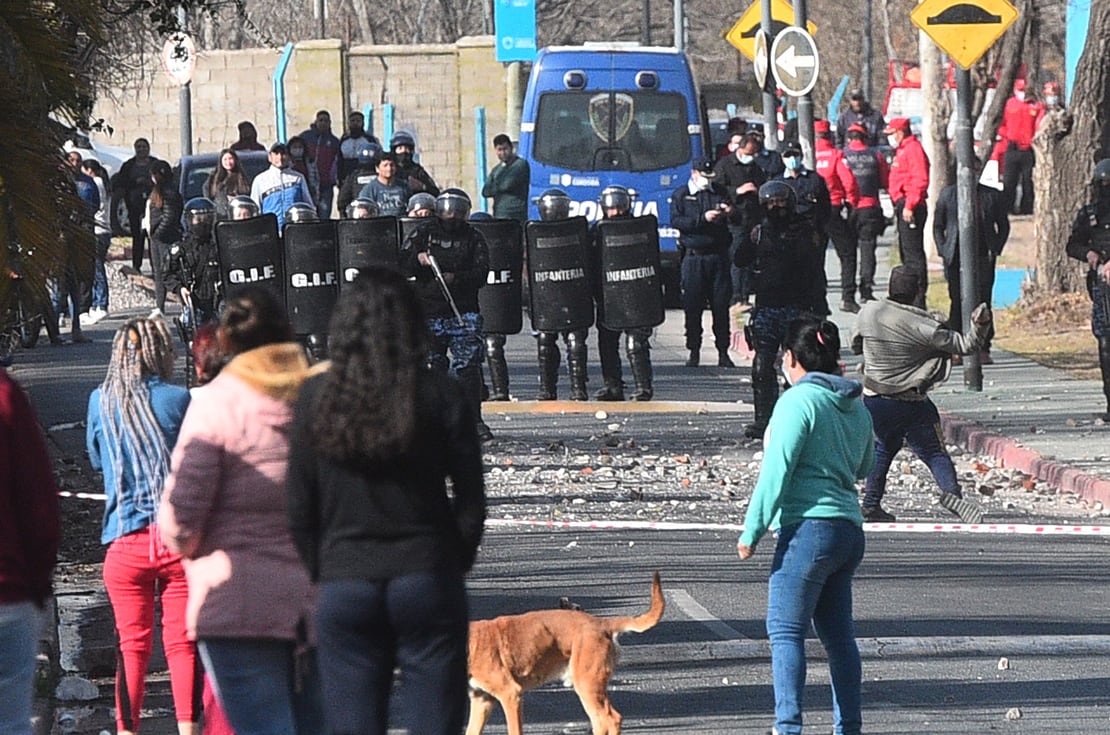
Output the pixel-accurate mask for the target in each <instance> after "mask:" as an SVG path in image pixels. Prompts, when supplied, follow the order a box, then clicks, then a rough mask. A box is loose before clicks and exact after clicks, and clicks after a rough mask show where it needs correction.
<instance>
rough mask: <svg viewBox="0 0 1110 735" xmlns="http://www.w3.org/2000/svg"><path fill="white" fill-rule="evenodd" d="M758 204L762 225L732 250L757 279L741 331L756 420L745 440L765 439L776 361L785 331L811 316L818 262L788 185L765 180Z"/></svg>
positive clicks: (775, 395)
mask: <svg viewBox="0 0 1110 735" xmlns="http://www.w3.org/2000/svg"><path fill="white" fill-rule="evenodd" d="M759 203H760V209H761V211H762V213H763V218H762V221H761V222H760V223H759V225H757V226H756V227H755V228H754V229H753V230H752V232H751V233H750V235H749V237H748V238H746V239H745V240H744V241H743V242H742V243H741V246H740V248H739V249H738V250H737V251H736V265H738V266H741V267H745V266H752V269H753V274H754V279H755V307H754V308H753V309H752V313H751V319H750V321H749V323H748V328H747V329H746V330H745V337H747V340H748V346H749V347H751V348H752V349H753V350H754V351H755V357H754V358H753V360H752V396H753V403H754V407H755V420H754V422H753V423H751V424H748V425H747V426H745V427H744V435H745V436H747V437H748V438H749V439H757V438H760V437H762V436H763V432H764V431H765V430H766V429H767V422H768V421H769V420H770V418H771V412H772V411H773V410H774V408H775V402H776V401H777V400H778V394H779V385H778V378H777V377H776V376H775V358H776V357H777V355H778V351H779V348H780V347H781V346H782V340H783V338H784V337H785V336H786V327H787V325H788V324H789V323H790V322H791V321H792V320H794V319H797V318H798V317H801V316H803V315H805V314H807V313H812V308H813V303H814V296H813V272H814V268H815V265H816V262H817V260H818V253H817V251H816V249H815V248H814V246H813V241H814V237H815V232H814V228H813V224H812V221H811V220H810V219H809V218H807V217H804V216H801V215H799V214H798V211H797V209H798V205H797V195H796V194H795V193H794V189H793V188H791V187H790V185H789V184H787V183H786V182H785V181H782V180H776V181H768V182H767V183H766V184H764V185H763V186H761V187H759ZM820 257H821V258H823V257H824V255H823V253H822V254H820Z"/></svg>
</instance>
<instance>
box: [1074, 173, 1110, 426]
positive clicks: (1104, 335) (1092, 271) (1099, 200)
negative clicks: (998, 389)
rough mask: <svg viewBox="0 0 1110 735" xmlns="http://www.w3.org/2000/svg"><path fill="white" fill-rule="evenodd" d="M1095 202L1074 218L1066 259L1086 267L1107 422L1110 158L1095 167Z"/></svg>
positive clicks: (1109, 384) (1109, 404) (1109, 411)
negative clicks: (1074, 260)
mask: <svg viewBox="0 0 1110 735" xmlns="http://www.w3.org/2000/svg"><path fill="white" fill-rule="evenodd" d="M1093 184H1094V189H1095V191H1094V201H1093V202H1091V203H1090V204H1087V205H1084V206H1083V207H1082V208H1081V209H1080V210H1079V213H1078V214H1076V216H1075V222H1073V223H1072V226H1071V236H1070V237H1068V245H1067V248H1068V255H1070V256H1071V257H1073V258H1075V259H1076V260H1080V261H1083V262H1085V263H1086V264H1087V292H1088V293H1089V294H1090V295H1091V301H1092V304H1091V332H1092V333H1093V334H1094V336H1095V339H1096V340H1098V364H1099V367H1100V368H1101V370H1102V392H1103V394H1104V395H1105V396H1106V413H1104V414H1102V415H1101V417H1102V419H1103V420H1104V421H1110V158H1104V159H1102V160H1101V161H1099V162H1098V163H1097V164H1096V165H1095V174H1094V182H1093Z"/></svg>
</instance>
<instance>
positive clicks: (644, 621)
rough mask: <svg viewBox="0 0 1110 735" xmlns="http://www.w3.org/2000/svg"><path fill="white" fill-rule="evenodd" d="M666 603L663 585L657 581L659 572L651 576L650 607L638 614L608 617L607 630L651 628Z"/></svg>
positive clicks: (626, 630) (632, 631)
mask: <svg viewBox="0 0 1110 735" xmlns="http://www.w3.org/2000/svg"><path fill="white" fill-rule="evenodd" d="M666 606H667V603H666V602H665V601H664V600H663V586H662V585H661V584H660V583H659V572H655V574H654V575H652V578H651V607H649V608H648V609H647V610H646V611H645V612H644V613H642V614H640V615H634V616H633V615H630V616H627V617H623V618H610V619H609V630H611V631H612V632H614V633H643V632H644V631H645V630H651V629H652V628H654V627H655V624H656V623H658V622H659V620H660V619H661V618H662V617H663V610H664V608H666Z"/></svg>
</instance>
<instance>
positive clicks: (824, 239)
mask: <svg viewBox="0 0 1110 735" xmlns="http://www.w3.org/2000/svg"><path fill="white" fill-rule="evenodd" d="M796 173H797V176H786V175H783V176H779V177H777V180H779V181H785V182H786V183H787V184H789V185H790V188H791V189H793V190H794V194H795V195H796V196H797V197H798V203H797V209H796V210H795V214H796V215H797V216H798V217H801V218H802V219H803V220H805V221H806V222H807V223H808V225H809V227H810V228H811V229H812V231H813V248H814V251H815V257H816V261H815V263H814V267H813V269H812V272H811V274H810V275H811V278H812V282H811V284H810V289H809V293H810V295H811V298H812V302H811V303H810V305H809V307H810V309H811V310H812V311H813V313H814V314H817V315H818V316H828V315H829V314H830V311H829V304H828V299H827V296H826V295H827V292H828V279H827V277H826V275H825V249H826V248H827V246H828V241H829V236H828V231H829V222H830V221H831V220H832V204H831V202H830V199H829V186H828V184H826V183H825V180H824V179H823V178H821V175H820V174H818V173H817V172H816V171H810V170H809V169H806V168H801V169H798V171H797V172H796Z"/></svg>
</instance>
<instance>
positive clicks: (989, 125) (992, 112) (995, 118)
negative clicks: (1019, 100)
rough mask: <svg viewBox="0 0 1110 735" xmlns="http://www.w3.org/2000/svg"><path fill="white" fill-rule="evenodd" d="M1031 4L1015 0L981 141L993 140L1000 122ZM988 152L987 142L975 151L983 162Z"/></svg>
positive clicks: (1014, 76) (1026, 32) (1018, 61)
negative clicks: (1016, 13) (1014, 9)
mask: <svg viewBox="0 0 1110 735" xmlns="http://www.w3.org/2000/svg"><path fill="white" fill-rule="evenodd" d="M1033 7H1034V3H1033V0H1019V3H1018V17H1017V20H1015V21H1014V24H1013V25H1012V26H1010V28H1009V30H1007V31H1006V35H1005V36H1003V38H1002V46H1001V48H1000V49H999V57H1000V62H999V66H1000V69H999V74H998V85H997V87H996V88H995V90H996V91H995V95H994V99H992V100H991V103H990V106H989V107H988V108H987V114H986V116H985V119H984V121H983V140H986V141H991V140H994V136H995V134H996V133H997V132H998V126H999V124H1000V123H1001V122H1002V112H1003V110H1004V109H1005V108H1006V100H1007V99H1009V97H1010V93H1011V92H1012V91H1013V89H1014V80H1015V79H1017V76H1018V72H1019V71H1020V70H1021V63H1022V51H1023V49H1024V48H1025V40H1026V38H1027V36H1028V35H1029V27H1030V24H1031V23H1032V19H1033V12H1034V10H1033ZM990 152H991V148H990V146H989V145H986V146H983V150H981V151H980V152H979V155H980V158H981V159H982V160H983V162H984V163H986V161H987V159H988V158H989V157H990Z"/></svg>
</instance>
